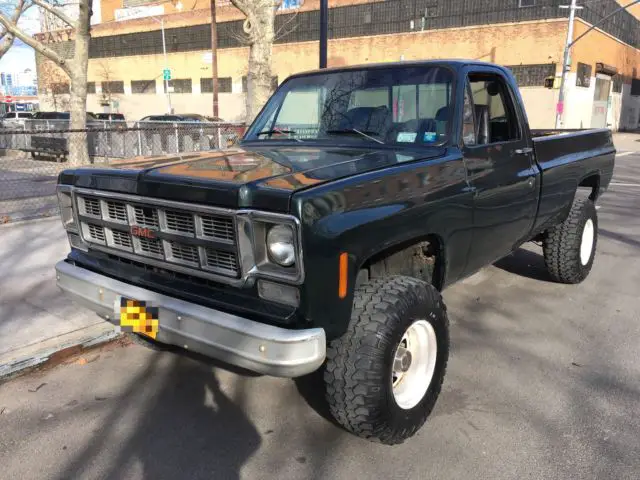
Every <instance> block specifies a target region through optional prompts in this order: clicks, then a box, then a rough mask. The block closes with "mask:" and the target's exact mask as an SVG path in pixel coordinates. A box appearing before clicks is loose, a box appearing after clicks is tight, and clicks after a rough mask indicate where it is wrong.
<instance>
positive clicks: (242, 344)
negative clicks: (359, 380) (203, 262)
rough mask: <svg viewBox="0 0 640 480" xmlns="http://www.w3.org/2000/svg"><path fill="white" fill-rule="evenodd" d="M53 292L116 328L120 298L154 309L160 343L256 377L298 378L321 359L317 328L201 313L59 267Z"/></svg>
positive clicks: (86, 272)
mask: <svg viewBox="0 0 640 480" xmlns="http://www.w3.org/2000/svg"><path fill="white" fill-rule="evenodd" d="M56 278H57V284H58V286H59V287H60V288H61V289H62V290H63V291H64V292H65V293H67V294H69V295H70V296H71V297H72V298H73V299H74V300H75V301H77V302H78V303H80V304H82V305H83V306H86V307H88V308H89V309H91V310H93V311H94V312H96V313H98V315H100V316H102V317H104V318H106V319H107V320H109V321H110V322H112V323H114V324H115V325H118V324H119V317H118V316H117V315H116V308H117V307H119V305H120V298H121V297H122V296H125V297H127V298H132V299H135V300H141V301H145V302H148V303H149V304H150V305H151V306H153V307H158V308H159V317H160V327H159V331H158V334H157V337H156V339H157V340H158V341H159V342H162V343H166V344H170V345H177V346H179V347H185V348H187V349H189V350H192V351H194V352H197V353H201V354H203V355H206V356H210V357H213V358H217V359H219V360H222V361H224V362H227V363H229V364H232V365H237V366H239V367H243V368H247V369H249V370H253V371H255V372H259V373H264V374H266V375H273V376H277V377H299V376H302V375H306V374H308V373H311V372H313V371H315V370H317V369H318V368H319V367H320V366H321V365H322V363H323V362H324V359H325V355H326V338H325V333H324V330H323V329H321V328H310V329H306V330H289V329H285V328H279V327H274V326H271V325H265V324H263V323H259V322H255V321H253V320H249V319H246V318H243V317H239V316H236V315H231V314H228V313H224V312H220V311H218V310H213V309H211V308H206V307H203V306H200V305H196V304H193V303H190V302H185V301H183V300H179V299H177V298H173V297H169V296H167V295H162V294H160V293H156V292H152V291H151V290H147V289H145V288H140V287H135V286H133V285H129V284H127V283H124V282H120V281H118V280H114V279H112V278H110V277H106V276H104V275H100V274H99V273H95V272H92V271H90V270H86V269H84V268H81V267H77V266H74V265H71V264H70V263H67V262H64V261H61V262H59V263H58V264H57V265H56Z"/></svg>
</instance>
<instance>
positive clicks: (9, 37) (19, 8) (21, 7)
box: [0, 0, 31, 58]
mask: <svg viewBox="0 0 640 480" xmlns="http://www.w3.org/2000/svg"><path fill="white" fill-rule="evenodd" d="M30 6H31V5H27V6H26V7H25V0H20V1H19V2H18V4H17V5H16V7H15V8H14V10H13V15H12V16H11V21H12V22H13V23H14V24H17V23H18V20H19V19H20V16H21V15H22V14H23V13H24V11H25V10H26V9H27V8H29V7H30ZM14 38H15V36H14V35H13V34H12V33H10V32H9V31H8V30H5V31H3V32H2V33H0V40H1V41H2V43H0V58H2V57H3V56H4V54H5V53H7V51H8V50H9V49H10V48H11V47H12V46H13V40H14Z"/></svg>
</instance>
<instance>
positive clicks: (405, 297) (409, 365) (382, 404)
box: [324, 276, 449, 445]
mask: <svg viewBox="0 0 640 480" xmlns="http://www.w3.org/2000/svg"><path fill="white" fill-rule="evenodd" d="M448 357H449V322H448V319H447V313H446V307H445V305H444V302H443V301H442V297H441V296H440V293H439V292H438V291H437V290H436V289H435V288H434V287H433V286H432V285H429V284H428V283H426V282H423V281H421V280H417V279H414V278H409V277H399V276H398V277H389V278H383V279H377V280H373V281H370V282H368V283H366V284H364V285H362V286H361V287H359V288H358V289H357V290H356V292H355V299H354V304H353V311H352V316H351V320H350V322H349V326H348V328H347V331H346V333H345V334H344V335H343V336H342V337H340V338H338V339H335V340H333V341H332V342H331V344H330V345H329V347H328V350H327V365H326V370H325V374H324V379H325V384H326V391H327V400H328V403H329V407H330V410H331V413H332V415H333V416H334V418H335V419H336V420H337V421H338V423H340V424H341V425H342V426H343V427H345V428H346V429H347V430H349V431H351V432H353V433H355V434H356V435H358V436H361V437H364V438H367V439H370V440H374V441H379V442H381V443H385V444H389V445H393V444H398V443H402V442H403V441H405V440H406V439H408V438H410V437H412V436H413V435H414V434H415V433H416V432H417V431H418V430H419V429H420V427H422V425H423V424H424V423H425V421H426V419H427V417H428V416H429V414H430V413H431V411H432V410H433V407H434V406H435V403H436V400H437V398H438V396H439V394H440V389H441V387H442V382H443V379H444V374H445V370H446V365H447V360H448Z"/></svg>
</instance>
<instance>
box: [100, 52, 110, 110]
mask: <svg viewBox="0 0 640 480" xmlns="http://www.w3.org/2000/svg"><path fill="white" fill-rule="evenodd" d="M98 76H99V77H100V80H101V83H102V97H101V99H100V103H101V105H102V106H107V105H108V106H109V107H111V105H112V103H111V102H112V100H113V92H112V91H111V90H112V88H113V84H112V83H111V82H112V81H113V70H112V69H111V64H110V63H109V60H103V61H101V62H100V63H99V64H98Z"/></svg>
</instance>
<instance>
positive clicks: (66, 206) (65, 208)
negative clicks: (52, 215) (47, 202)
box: [57, 186, 78, 232]
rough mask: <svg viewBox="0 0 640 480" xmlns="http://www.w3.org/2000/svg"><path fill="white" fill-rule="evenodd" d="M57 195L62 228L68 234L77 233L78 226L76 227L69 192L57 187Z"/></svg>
mask: <svg viewBox="0 0 640 480" xmlns="http://www.w3.org/2000/svg"><path fill="white" fill-rule="evenodd" d="M57 194H58V206H59V207H60V218H61V219H62V226H63V227H64V228H65V230H67V231H68V232H77V231H78V226H77V225H76V219H75V215H74V213H73V200H72V198H71V192H70V191H69V190H66V189H64V188H61V187H60V186H59V187H58V190H57Z"/></svg>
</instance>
